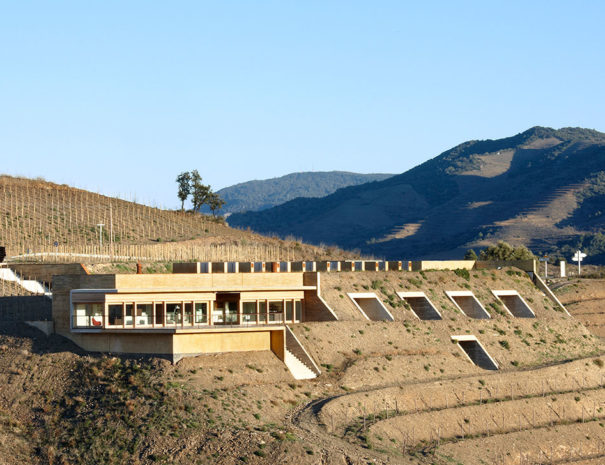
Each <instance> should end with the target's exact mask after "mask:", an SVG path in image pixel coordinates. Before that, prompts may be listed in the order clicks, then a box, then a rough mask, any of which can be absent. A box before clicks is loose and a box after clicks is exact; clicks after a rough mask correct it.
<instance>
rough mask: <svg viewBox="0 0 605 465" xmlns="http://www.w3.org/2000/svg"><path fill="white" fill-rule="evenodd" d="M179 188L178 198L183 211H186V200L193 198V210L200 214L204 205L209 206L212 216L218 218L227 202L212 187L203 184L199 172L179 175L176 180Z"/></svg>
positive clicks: (194, 171)
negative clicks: (217, 213)
mask: <svg viewBox="0 0 605 465" xmlns="http://www.w3.org/2000/svg"><path fill="white" fill-rule="evenodd" d="M176 182H177V184H178V186H179V191H178V194H177V195H178V198H179V199H180V201H181V211H183V210H184V209H185V200H187V199H188V198H189V196H191V204H192V206H193V208H192V210H193V211H194V212H200V211H201V210H202V207H203V206H204V205H208V207H209V208H210V210H212V215H214V216H216V212H217V211H219V210H220V209H221V208H222V207H223V205H225V201H224V200H223V199H222V198H221V196H220V195H218V194H217V193H216V192H212V188H211V187H210V185H207V184H204V183H202V177H201V176H200V173H199V172H198V170H193V171H191V172H189V171H185V172H183V173H181V174H179V175H178V176H177V178H176Z"/></svg>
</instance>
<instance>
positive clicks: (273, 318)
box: [269, 300, 284, 323]
mask: <svg viewBox="0 0 605 465" xmlns="http://www.w3.org/2000/svg"><path fill="white" fill-rule="evenodd" d="M283 321H284V301H283V300H275V301H271V302H269V323H282V322H283Z"/></svg>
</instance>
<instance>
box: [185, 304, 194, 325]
mask: <svg viewBox="0 0 605 465" xmlns="http://www.w3.org/2000/svg"><path fill="white" fill-rule="evenodd" d="M183 324H184V325H186V326H191V325H192V324H193V304H192V303H191V302H186V303H185V312H184V313H183Z"/></svg>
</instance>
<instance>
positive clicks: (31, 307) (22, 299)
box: [0, 295, 52, 321]
mask: <svg viewBox="0 0 605 465" xmlns="http://www.w3.org/2000/svg"><path fill="white" fill-rule="evenodd" d="M50 320H52V301H51V299H49V298H48V297H46V296H40V295H31V296H15V297H0V321H50Z"/></svg>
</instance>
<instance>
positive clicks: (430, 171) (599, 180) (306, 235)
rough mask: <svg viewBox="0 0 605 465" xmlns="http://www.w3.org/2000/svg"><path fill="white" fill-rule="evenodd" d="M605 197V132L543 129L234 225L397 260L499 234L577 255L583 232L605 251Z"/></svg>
mask: <svg viewBox="0 0 605 465" xmlns="http://www.w3.org/2000/svg"><path fill="white" fill-rule="evenodd" d="M604 201H605V134H603V133H600V132H597V131H594V130H589V129H581V128H563V129H559V130H555V129H551V128H543V127H534V128H531V129H529V130H527V131H525V132H523V133H520V134H517V135H515V136H513V137H509V138H505V139H499V140H482V141H479V140H474V141H469V142H465V143H463V144H460V145H458V146H456V147H454V148H452V149H450V150H448V151H446V152H444V153H442V154H441V155H439V156H437V157H435V158H433V159H431V160H429V161H427V162H425V163H423V164H421V165H419V166H417V167H415V168H413V169H411V170H409V171H407V172H405V173H403V174H400V175H397V176H394V177H392V178H389V179H386V180H384V181H380V182H375V183H371V184H364V185H360V186H353V187H347V188H343V189H340V190H338V191H336V192H335V193H333V194H331V195H329V196H326V197H323V198H319V199H295V200H292V201H290V202H288V203H286V204H283V205H280V206H277V207H274V208H271V209H269V210H265V211H262V212H254V213H244V214H234V215H232V216H231V217H230V218H229V224H230V225H233V226H237V227H250V228H252V229H253V230H255V231H258V232H266V231H271V232H274V233H277V234H280V235H285V234H294V235H296V236H300V237H302V238H303V239H304V240H306V241H309V242H312V243H319V242H324V243H331V244H338V245H339V246H341V247H346V248H358V249H360V250H361V251H362V252H365V253H372V254H376V255H379V256H384V257H387V258H406V259H413V258H454V257H460V256H462V254H463V253H464V251H465V250H466V249H468V248H472V247H474V248H481V247H484V246H485V245H487V244H489V243H493V242H495V241H497V240H506V241H508V242H510V243H512V244H525V245H527V246H529V247H530V248H531V249H533V250H534V251H535V252H551V253H561V252H566V253H567V251H568V249H571V248H573V247H575V246H576V245H577V242H578V240H580V239H581V240H582V241H583V243H588V244H590V245H591V246H592V253H593V254H595V253H596V254H598V253H603V252H605V246H604V247H602V250H601V245H603V244H605V240H603V237H602V236H600V235H599V233H601V232H603V231H604V230H605V217H604V216H603V210H604V209H603V207H602V206H603V204H604V203H603V202H604ZM582 235H583V236H582ZM581 236H582V237H581ZM568 258H569V257H568Z"/></svg>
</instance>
